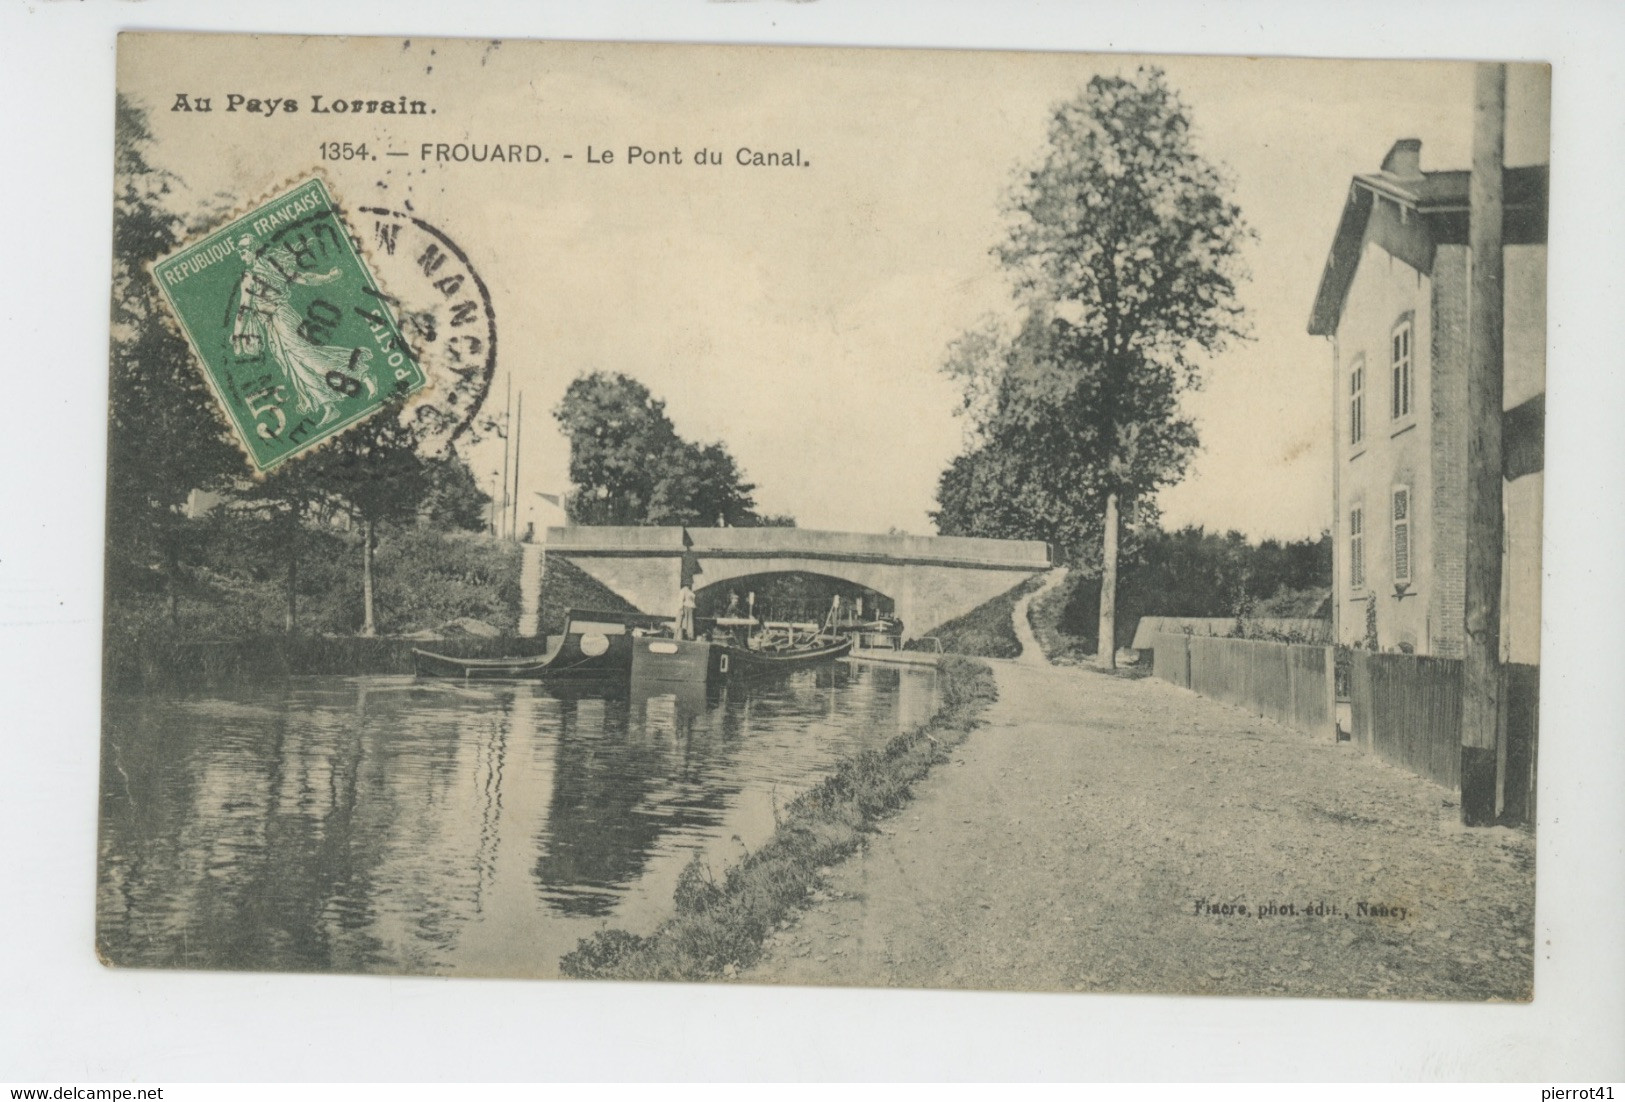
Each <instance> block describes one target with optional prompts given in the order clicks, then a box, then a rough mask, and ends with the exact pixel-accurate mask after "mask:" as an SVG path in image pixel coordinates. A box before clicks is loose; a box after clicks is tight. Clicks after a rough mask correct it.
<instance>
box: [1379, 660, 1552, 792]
mask: <svg viewBox="0 0 1625 1102" xmlns="http://www.w3.org/2000/svg"><path fill="white" fill-rule="evenodd" d="M1502 670H1503V674H1504V677H1505V682H1504V687H1503V691H1502V697H1501V726H1502V730H1501V733H1500V737H1499V739H1498V740H1497V743H1498V745H1497V754H1496V756H1497V759H1498V762H1499V765H1500V773H1501V805H1502V807H1501V818H1502V820H1503V821H1505V822H1513V823H1533V822H1534V821H1535V750H1536V744H1537V743H1538V741H1539V729H1540V667H1539V666H1524V665H1516V664H1508V665H1506V666H1503V667H1502ZM1349 705H1350V713H1351V715H1352V717H1353V726H1354V731H1353V735H1354V741H1355V743H1356V744H1357V745H1359V746H1360V747H1361V748H1363V749H1366V750H1369V751H1371V752H1372V753H1374V754H1376V755H1377V756H1378V757H1380V758H1382V759H1383V760H1384V761H1389V762H1392V763H1394V764H1395V765H1398V766H1401V767H1403V768H1405V769H1409V770H1410V771H1411V772H1413V773H1417V774H1419V775H1420V776H1423V777H1427V778H1428V779H1429V780H1434V781H1437V782H1439V783H1440V784H1442V785H1445V786H1446V787H1448V788H1452V789H1459V788H1460V786H1461V661H1460V660H1459V659H1456V658H1430V657H1426V656H1423V655H1419V654H1371V653H1368V652H1366V651H1360V650H1357V651H1353V652H1352V653H1351V654H1350V661H1349Z"/></svg>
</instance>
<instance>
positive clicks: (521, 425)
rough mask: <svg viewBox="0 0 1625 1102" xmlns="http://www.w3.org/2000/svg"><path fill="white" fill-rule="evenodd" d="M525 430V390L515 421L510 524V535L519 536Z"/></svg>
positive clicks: (520, 398) (520, 393) (521, 393)
mask: <svg viewBox="0 0 1625 1102" xmlns="http://www.w3.org/2000/svg"><path fill="white" fill-rule="evenodd" d="M524 431H525V392H524V391H522V390H521V391H520V392H519V408H518V410H517V411H516V413H515V415H514V423H513V520H512V521H511V522H510V523H509V524H508V535H509V537H510V538H512V539H518V538H519V445H520V443H521V439H522V437H523V435H524Z"/></svg>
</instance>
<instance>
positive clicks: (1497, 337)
mask: <svg viewBox="0 0 1625 1102" xmlns="http://www.w3.org/2000/svg"><path fill="white" fill-rule="evenodd" d="M1506 79H1507V77H1506V66H1505V65H1490V64H1481V65H1479V66H1478V72H1477V79H1476V82H1475V89H1474V96H1473V172H1472V181H1471V183H1470V184H1469V185H1468V192H1467V214H1468V230H1467V238H1468V244H1469V245H1470V246H1471V254H1472V261H1471V262H1472V281H1471V284H1470V287H1471V296H1472V301H1471V307H1470V310H1469V313H1468V333H1469V338H1470V340H1469V346H1470V350H1469V354H1468V361H1467V563H1466V566H1467V571H1466V572H1467V592H1466V609H1465V614H1466V625H1465V626H1466V649H1465V653H1464V654H1463V662H1462V678H1461V821H1462V823H1463V824H1464V825H1466V826H1489V825H1490V824H1492V823H1494V822H1495V818H1496V812H1497V809H1496V802H1497V796H1498V794H1499V793H1498V788H1499V784H1498V778H1497V776H1496V771H1497V770H1496V742H1497V736H1498V732H1499V728H1500V719H1501V697H1502V681H1501V541H1502V530H1501V529H1502V519H1501V485H1502V477H1503V476H1502V469H1503V468H1502V460H1501V417H1502V412H1501V406H1502V386H1503V380H1504V375H1503V364H1502V355H1503V350H1502V347H1501V341H1502V328H1501V327H1502V294H1503V291H1502V254H1501V226H1502V214H1503V211H1502V195H1501V184H1502V173H1503V166H1504V163H1505V147H1506Z"/></svg>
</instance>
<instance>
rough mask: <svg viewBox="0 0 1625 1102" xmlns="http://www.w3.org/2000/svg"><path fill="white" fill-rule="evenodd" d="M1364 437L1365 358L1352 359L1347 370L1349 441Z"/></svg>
mask: <svg viewBox="0 0 1625 1102" xmlns="http://www.w3.org/2000/svg"><path fill="white" fill-rule="evenodd" d="M1364 439H1365V360H1364V359H1363V358H1361V359H1357V360H1355V361H1354V367H1353V368H1352V369H1351V370H1350V371H1349V443H1350V444H1358V443H1359V442H1360V441H1362V440H1364Z"/></svg>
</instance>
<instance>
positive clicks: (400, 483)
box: [294, 404, 434, 635]
mask: <svg viewBox="0 0 1625 1102" xmlns="http://www.w3.org/2000/svg"><path fill="white" fill-rule="evenodd" d="M421 448H422V441H421V439H420V438H419V435H418V433H417V432H416V431H415V430H414V428H413V426H412V424H411V422H410V421H407V420H404V419H403V418H402V417H401V415H400V408H399V405H398V404H391V405H388V406H385V407H384V408H383V409H380V410H379V411H378V412H377V413H375V414H373V416H372V417H370V418H368V419H367V420H366V421H364V422H362V423H361V424H359V425H356V426H355V427H353V428H351V429H349V430H348V431H347V432H345V433H344V434H343V435H341V436H339V437H336V438H334V439H333V440H332V441H331V442H330V443H329V444H328V446H326V447H322V448H319V449H317V450H316V451H314V452H312V453H310V454H309V455H307V456H304V457H302V458H301V459H298V460H294V462H305V463H309V464H310V465H311V470H310V471H309V472H308V475H307V477H309V478H310V479H311V480H312V481H313V482H314V483H316V484H317V485H319V486H320V487H321V488H322V489H323V491H324V492H325V493H327V494H329V495H332V496H333V497H335V498H337V499H338V500H339V502H340V503H341V504H342V507H343V508H344V509H345V510H346V511H347V512H348V513H349V514H350V516H351V517H353V518H354V520H355V522H356V525H357V527H359V528H360V529H361V634H362V635H376V634H377V632H378V622H377V616H376V611H375V606H376V601H375V599H374V596H375V595H374V591H373V557H374V553H375V552H376V551H377V548H378V528H379V526H380V525H382V524H400V523H404V522H406V521H408V520H412V519H413V518H415V517H416V516H417V515H418V512H419V510H420V509H421V508H422V507H423V505H424V502H425V501H426V499H428V498H429V496H430V492H431V490H432V489H433V488H434V481H433V473H432V467H431V464H432V461H431V460H429V459H426V458H425V457H424V456H423V454H422V450H421Z"/></svg>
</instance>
